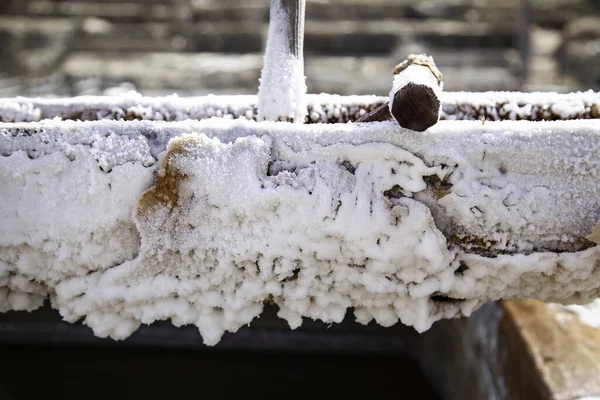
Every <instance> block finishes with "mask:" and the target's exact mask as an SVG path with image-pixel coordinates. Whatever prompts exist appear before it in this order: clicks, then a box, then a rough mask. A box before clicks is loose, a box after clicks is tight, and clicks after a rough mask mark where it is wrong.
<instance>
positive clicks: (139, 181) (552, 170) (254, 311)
mask: <svg viewBox="0 0 600 400" xmlns="http://www.w3.org/2000/svg"><path fill="white" fill-rule="evenodd" d="M599 148H600V130H599V128H598V124H597V123H595V122H593V121H583V120H579V121H561V122H535V123H534V122H526V121H520V122H508V121H505V122H488V123H485V124H482V123H481V122H479V121H472V122H469V121H445V122H440V123H439V124H438V125H436V126H434V127H433V128H431V129H430V130H428V131H426V132H425V133H416V132H410V131H405V130H402V129H399V128H398V127H397V126H396V125H395V124H394V123H392V122H389V123H373V124H315V125H291V124H286V123H256V122H253V121H247V120H242V119H240V120H235V121H227V120H223V119H208V120H205V121H185V122H177V123H173V122H171V123H169V122H150V121H131V122H122V121H98V122H75V121H42V122H39V123H17V124H1V125H0V152H1V154H2V155H3V157H2V158H0V182H1V184H2V186H3V188H4V190H3V191H2V194H0V196H1V197H0V199H1V201H0V218H1V223H0V262H1V263H0V266H2V281H1V282H2V284H3V285H4V286H3V288H2V291H1V292H0V293H1V294H2V296H3V297H2V300H1V302H0V304H1V306H2V309H4V310H8V309H32V308H36V307H38V306H39V305H41V303H42V301H43V299H44V298H45V297H46V296H49V297H50V299H51V300H52V304H53V306H54V307H55V308H57V309H59V311H60V312H61V314H62V315H63V317H64V318H65V319H67V320H68V321H76V320H80V319H83V321H84V323H85V324H87V325H89V326H90V327H92V329H93V330H94V332H95V333H96V334H97V335H99V336H111V337H114V338H124V337H127V336H128V335H130V334H131V332H133V331H134V330H135V329H136V328H137V327H138V326H139V324H140V323H151V322H152V321H155V320H160V319H171V320H172V321H173V322H174V323H175V324H176V325H181V324H194V325H196V326H198V327H199V329H200V331H201V334H202V336H203V339H204V341H205V342H206V343H207V344H211V345H212V344H215V343H216V342H218V340H219V339H220V337H221V335H222V334H223V332H224V331H236V330H237V329H238V328H239V327H240V326H242V325H244V324H247V323H248V322H250V321H251V320H252V319H253V318H254V317H256V316H257V315H259V314H260V313H261V311H262V307H263V303H265V302H267V303H274V304H276V305H278V306H279V309H280V311H279V316H280V317H282V318H284V319H286V320H287V321H288V323H289V324H290V326H291V327H292V328H294V327H297V326H298V324H299V323H301V321H302V320H301V317H302V316H304V317H309V318H313V319H320V320H322V321H325V322H328V323H332V322H339V321H341V319H342V318H343V317H344V315H345V311H346V309H347V308H354V310H355V315H356V318H357V320H358V321H359V322H361V323H367V322H368V321H370V320H372V319H374V320H375V321H377V322H378V323H379V324H381V325H383V326H389V325H392V324H394V323H396V322H397V321H398V320H400V321H402V322H403V323H404V324H407V325H411V326H414V327H415V328H416V329H417V330H419V331H423V330H426V329H428V328H429V327H430V326H431V324H432V323H433V322H435V321H436V320H439V319H442V318H452V317H456V316H460V315H469V314H470V313H471V312H472V311H473V310H474V309H476V308H477V307H478V306H479V305H481V304H483V303H484V302H486V301H488V300H495V299H500V298H528V297H534V298H538V299H541V300H545V301H565V302H569V303H573V302H587V301H590V300H591V299H592V298H594V297H597V296H598V293H599V286H600V279H599V277H598V274H600V268H598V265H599V262H600V261H599V257H600V253H599V250H598V246H596V245H595V243H594V242H592V241H590V240H588V239H586V237H587V236H588V235H589V233H590V232H591V231H592V226H593V225H594V224H595V223H596V222H597V221H598V220H599V219H600V215H599V212H598V210H599V207H598V200H597V199H598V198H599V196H598V194H599V193H598V190H599V185H598V177H599V176H600V160H599V159H598V154H600V152H599V151H598V149H599Z"/></svg>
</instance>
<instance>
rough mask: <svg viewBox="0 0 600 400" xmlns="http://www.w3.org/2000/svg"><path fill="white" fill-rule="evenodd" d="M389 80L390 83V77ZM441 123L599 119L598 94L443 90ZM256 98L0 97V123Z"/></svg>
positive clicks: (352, 106)
mask: <svg viewBox="0 0 600 400" xmlns="http://www.w3.org/2000/svg"><path fill="white" fill-rule="evenodd" d="M390 80H391V79H390ZM441 98H442V102H443V104H442V113H441V115H440V119H442V120H487V121H498V120H530V121H544V120H552V121H554V120H566V119H588V118H600V93H598V92H594V91H591V90H590V91H587V92H577V93H551V92H538V93H519V92H483V93H471V92H443V93H442V94H441ZM387 100H388V98H387V97H382V96H364V95H362V96H339V95H332V94H309V95H306V102H307V109H308V113H307V116H306V117H305V122H306V123H343V122H348V121H355V120H357V119H359V118H360V117H362V116H364V115H365V114H367V113H368V112H370V111H372V110H373V109H375V108H377V107H378V106H380V105H381V104H383V103H384V102H385V101H387ZM257 104H258V99H257V96H255V95H232V96H222V95H220V96H214V95H208V96H200V97H178V96H176V95H172V96H165V97H144V96H142V95H140V94H139V93H135V92H131V93H126V94H122V95H120V96H111V97H107V96H81V97H72V98H58V99H55V98H20V97H17V98H10V99H0V122H30V121H39V120H41V119H52V118H57V117H58V118H62V119H73V120H82V121H89V120H99V119H116V120H154V121H182V120H186V119H206V118H211V117H222V118H231V119H236V118H246V119H256V117H257Z"/></svg>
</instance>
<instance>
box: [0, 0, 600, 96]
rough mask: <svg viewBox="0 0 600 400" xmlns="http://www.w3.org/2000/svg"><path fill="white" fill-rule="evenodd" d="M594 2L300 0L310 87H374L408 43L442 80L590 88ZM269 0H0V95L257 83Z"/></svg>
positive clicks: (253, 87)
mask: <svg viewBox="0 0 600 400" xmlns="http://www.w3.org/2000/svg"><path fill="white" fill-rule="evenodd" d="M526 3H530V5H531V12H532V16H531V18H527V15H529V14H528V13H527V12H525V11H526V10H527V9H526V7H524V6H523V4H526ZM594 4H595V2H594V0H551V1H546V0H544V1H543V0H530V1H526V0H523V1H518V0H507V1H501V2H500V1H486V0H454V1H451V2H448V1H443V0H431V1H419V0H403V1H397V0H377V1H368V0H329V1H317V0H308V1H307V21H306V35H305V57H306V74H307V77H308V86H309V91H310V92H316V93H319V92H329V93H339V94H386V93H387V92H388V90H389V86H390V83H391V69H392V68H393V66H394V65H395V64H396V63H397V62H398V61H400V60H402V59H403V58H404V57H405V56H406V55H407V54H409V53H413V52H427V53H430V54H432V55H434V57H435V59H436V61H437V63H438V65H439V66H440V68H441V70H442V72H443V73H444V75H445V88H446V89H447V90H476V91H481V90H518V89H524V90H557V91H571V90H577V89H587V88H598V87H600V68H598V67H597V64H598V62H599V61H600V29H598V26H600V7H598V6H597V5H594ZM268 7H269V0H246V1H244V2H240V1H237V0H124V1H119V0H4V1H2V2H1V4H0V60H2V61H1V64H0V96H1V97H7V96H15V95H27V96H36V95H52V94H53V95H60V96H72V95H78V94H101V93H114V92H115V91H120V90H129V89H134V88H135V89H137V90H139V91H141V92H143V93H145V94H148V95H154V94H167V93H172V92H177V93H178V94H180V95H190V94H206V93H216V94H220V93H256V91H257V87H258V77H259V74H260V68H261V67H262V52H263V50H264V43H265V40H266V32H267V27H268ZM528 20H531V22H532V23H528Z"/></svg>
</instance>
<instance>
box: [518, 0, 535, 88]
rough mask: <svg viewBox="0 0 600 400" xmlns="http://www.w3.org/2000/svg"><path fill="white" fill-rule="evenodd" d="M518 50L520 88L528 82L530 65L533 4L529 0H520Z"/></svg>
mask: <svg viewBox="0 0 600 400" xmlns="http://www.w3.org/2000/svg"><path fill="white" fill-rule="evenodd" d="M519 17H520V18H519V25H520V26H519V51H520V53H521V63H522V64H521V76H520V86H521V88H520V89H521V90H523V89H524V86H525V85H526V84H527V83H528V82H529V73H530V67H531V26H532V24H533V6H532V4H531V0H521V7H520V16H519Z"/></svg>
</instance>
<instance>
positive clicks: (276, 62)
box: [258, 0, 307, 123]
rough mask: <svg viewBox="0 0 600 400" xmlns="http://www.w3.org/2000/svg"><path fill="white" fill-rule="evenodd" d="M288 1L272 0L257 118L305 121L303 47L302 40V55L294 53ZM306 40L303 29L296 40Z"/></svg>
mask: <svg viewBox="0 0 600 400" xmlns="http://www.w3.org/2000/svg"><path fill="white" fill-rule="evenodd" d="M285 3H286V2H285V1H280V0H277V1H271V7H270V19H269V34H268V37H267V48H266V50H265V57H264V66H263V69H262V71H261V76H260V85H259V88H258V120H259V121H264V120H267V121H279V120H281V119H283V120H290V121H294V122H298V123H303V122H304V118H305V116H306V114H307V102H306V77H305V76H304V57H303V55H302V49H303V46H302V44H301V42H300V43H299V46H298V47H299V50H300V52H299V54H293V51H292V49H291V48H290V47H291V46H290V40H291V39H292V38H290V37H289V35H290V34H293V33H292V32H289V30H288V29H286V28H287V25H288V23H289V16H288V14H287V13H288V10H286V9H285V8H284V4H285ZM298 3H299V4H300V2H298ZM298 7H300V5H298ZM301 18H304V15H301ZM303 39H304V37H303V32H302V34H301V35H300V37H299V38H296V40H300V41H302V40H303Z"/></svg>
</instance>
